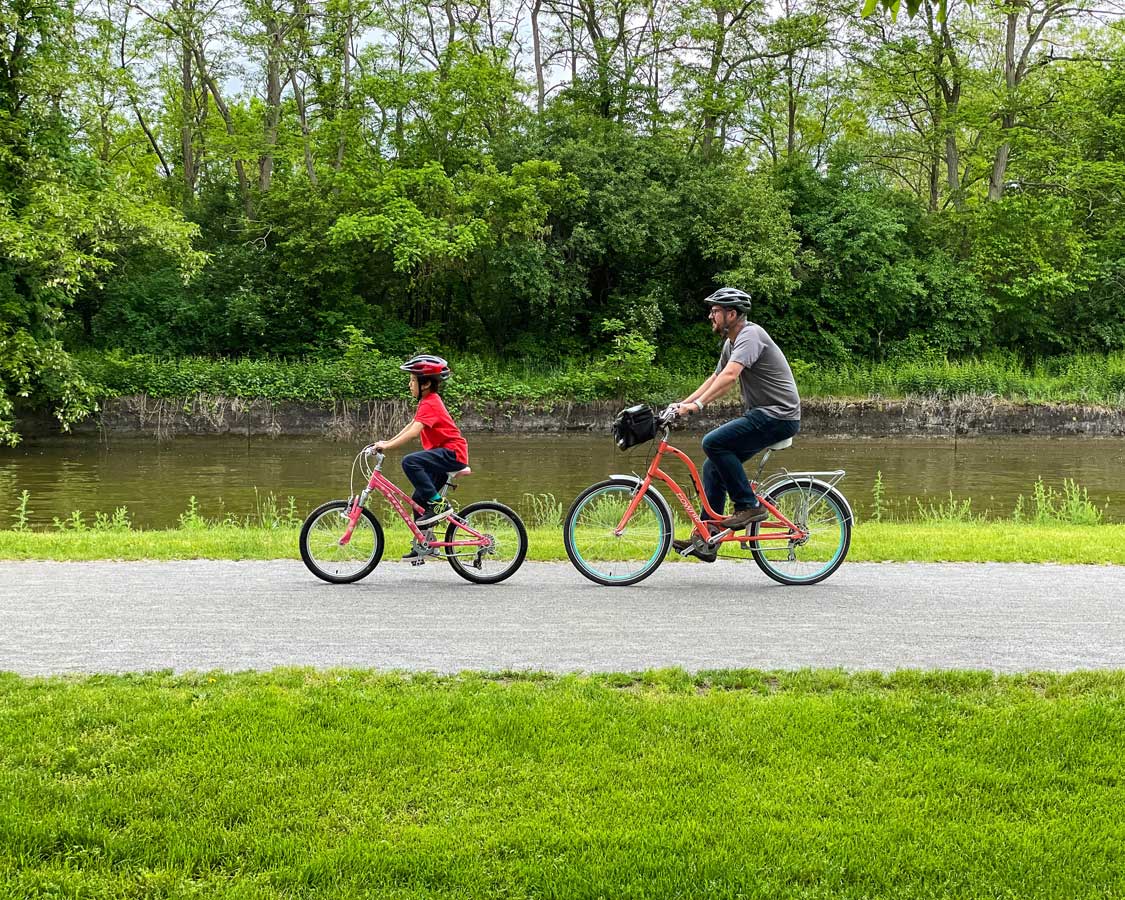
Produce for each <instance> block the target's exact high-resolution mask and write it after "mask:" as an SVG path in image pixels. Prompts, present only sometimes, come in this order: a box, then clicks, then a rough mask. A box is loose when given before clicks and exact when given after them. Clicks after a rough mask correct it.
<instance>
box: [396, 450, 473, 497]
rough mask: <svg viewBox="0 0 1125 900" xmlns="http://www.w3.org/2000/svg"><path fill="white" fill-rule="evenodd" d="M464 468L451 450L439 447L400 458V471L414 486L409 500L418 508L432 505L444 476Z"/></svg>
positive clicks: (442, 483) (443, 481)
mask: <svg viewBox="0 0 1125 900" xmlns="http://www.w3.org/2000/svg"><path fill="white" fill-rule="evenodd" d="M463 468H465V464H464V463H463V462H461V461H460V460H459V459H458V458H457V455H456V454H455V453H454V452H453V451H452V450H446V449H445V448H444V447H440V448H438V449H436V450H418V451H417V452H415V453H408V454H406V456H404V457H403V458H402V471H403V472H405V473H406V477H407V478H409V479H410V483H411V484H412V485H414V493H413V494H411V495H410V496H411V498H412V499H413V500H414V502H415V503H417V504H418V505H419V506H427V505H428V504H430V503H432V502H433V500H434V497H436V496H437V492H438V491H439V490H441V487H440V486H442V485H444V484H445V476H446V475H448V474H449V473H450V472H460V471H461V470H462V469H463Z"/></svg>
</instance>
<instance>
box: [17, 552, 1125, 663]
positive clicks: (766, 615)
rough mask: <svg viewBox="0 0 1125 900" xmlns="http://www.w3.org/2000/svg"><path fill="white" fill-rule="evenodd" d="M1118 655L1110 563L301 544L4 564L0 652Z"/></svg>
mask: <svg viewBox="0 0 1125 900" xmlns="http://www.w3.org/2000/svg"><path fill="white" fill-rule="evenodd" d="M289 665H295V666H316V667H329V666H356V667H374V668H379V669H422V670H434V671H438V672H455V671H460V670H462V669H491V670H496V669H508V668H510V669H542V670H549V671H555V672H569V671H575V670H585V671H605V670H618V671H620V670H626V671H631V670H638V669H647V668H654V667H661V666H683V667H684V668H686V669H689V670H693V671H695V670H699V669H709V668H720V667H750V668H765V669H773V668H785V669H791V668H798V667H802V666H843V667H845V668H848V669H883V670H892V669H897V668H907V667H927V668H982V669H993V670H995V671H1000V672H1017V671H1027V670H1037V669H1038V670H1055V671H1070V670H1074V669H1088V668H1125V567H1113V566H1054V565H1037V566H1030V565H999V564H983V565H982V564H972V563H970V564H961V563H958V564H889V563H884V564H862V563H848V564H845V565H844V566H843V568H842V569H840V571H839V572H837V573H836V574H835V575H833V576H832V578H831V579H829V580H828V581H827V582H825V583H824V584H820V585H816V586H813V587H808V588H785V587H781V586H779V585H775V584H773V583H772V582H770V581H768V580H767V579H766V578H765V577H764V576H762V575H761V573H760V572H758V570H757V569H756V568H754V567H753V566H751V565H749V564H746V563H735V562H725V561H720V562H718V563H716V564H714V565H687V564H677V565H666V566H664V567H663V568H662V569H661V570H660V571H659V572H657V573H656V574H655V575H654V576H652V577H651V578H649V579H648V580H647V581H645V582H643V583H642V584H639V585H636V586H634V587H630V588H603V587H599V586H597V585H595V584H592V583H590V582H587V581H586V580H585V579H583V578H582V577H580V576H579V575H578V574H577V573H576V572H575V571H574V570H573V569H572V568H571V567H570V565H568V564H565V563H526V564H525V565H524V566H523V568H522V569H521V570H520V571H519V573H517V575H516V576H514V577H513V578H512V579H511V580H510V581H508V582H505V583H504V584H501V585H497V586H494V587H478V586H475V585H471V584H468V583H467V582H464V581H462V580H461V579H460V578H458V577H457V576H456V575H455V574H454V573H453V572H452V571H451V570H450V569H449V568H448V566H446V565H444V564H440V563H429V564H427V565H425V566H424V567H421V568H417V569H412V568H410V567H409V566H406V565H403V564H401V563H397V562H393V563H392V562H388V563H384V564H383V565H381V566H380V567H379V568H378V569H377V570H376V571H375V573H374V574H372V575H371V576H369V577H368V578H367V579H366V580H365V581H363V582H360V583H359V584H356V585H348V586H341V587H336V586H332V585H328V584H323V583H321V582H319V581H317V580H316V579H315V578H313V577H312V576H311V575H310V574H309V573H308V572H307V571H306V570H305V569H304V567H303V566H302V565H301V563H300V562H290V561H276V562H219V561H205V560H194V561H187V562H164V563H161V562H140V563H121V562H91V563H49V562H19V563H17V562H0V670H7V671H15V672H18V673H21V674H29V675H30V674H35V675H40V674H51V673H62V672H121V671H144V670H152V669H168V668H170V669H174V670H176V671H183V670H188V669H196V670H209V669H227V670H242V669H270V668H273V667H274V666H289Z"/></svg>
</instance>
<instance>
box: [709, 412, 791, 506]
mask: <svg viewBox="0 0 1125 900" xmlns="http://www.w3.org/2000/svg"><path fill="white" fill-rule="evenodd" d="M800 430H801V422H800V420H799V419H775V418H773V417H772V416H767V415H766V414H765V413H764V412H762V411H761V410H760V409H752V410H750V411H749V412H747V413H743V414H742V415H741V416H739V417H738V418H737V419H732V420H731V421H730V422H727V423H726V424H725V425H720V426H719V427H718V428H716V429H715V430H714V431H709V432H707V434H706V435H705V436H704V438H703V452H704V453H706V454H707V460H706V461H705V462H704V463H703V491H704V493H705V494H707V502H708V503H710V504H711V509H713V510H715V512H717V513H719V515H722V514H723V507H724V506H726V502H727V495H728V494H729V495H730V499H731V503H733V504H734V508H735V509H736V510H739V509H749V508H750V507H751V506H757V505H758V498H757V497H755V496H754V491H753V489H752V488H751V487H750V479H749V478H747V477H746V470H745V469H744V468H743V467H742V464H743V463H744V462H746V460H748V459H749V458H750V457H751V456H753V455H754V454H755V453H757V452H758V451H759V450H764V449H765V448H766V447H768V446H770V444H776V443H777V442H778V441H783V440H785V439H786V438H789V437H793V435H795V434H796V433H797V432H798V431H800Z"/></svg>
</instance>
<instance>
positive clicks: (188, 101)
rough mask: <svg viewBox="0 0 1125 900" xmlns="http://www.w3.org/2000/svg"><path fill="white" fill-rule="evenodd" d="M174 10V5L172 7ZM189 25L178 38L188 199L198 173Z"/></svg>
mask: <svg viewBox="0 0 1125 900" xmlns="http://www.w3.org/2000/svg"><path fill="white" fill-rule="evenodd" d="M172 8H173V9H175V8H176V7H175V5H173V6H172ZM188 28H189V23H188V22H187V21H185V22H184V25H183V32H182V33H181V37H180V90H181V92H182V94H181V96H180V115H181V116H182V117H183V119H182V121H181V122H180V156H181V158H182V161H183V167H184V191H185V194H186V196H187V197H188V198H189V199H190V198H192V197H194V196H195V183H196V179H197V178H198V173H197V172H196V168H195V149H194V148H193V147H192V140H191V138H192V127H191V124H192V120H193V119H194V117H195V78H194V76H193V63H192V52H191V36H190V33H189V31H188Z"/></svg>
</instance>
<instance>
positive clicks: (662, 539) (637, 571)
mask: <svg viewBox="0 0 1125 900" xmlns="http://www.w3.org/2000/svg"><path fill="white" fill-rule="evenodd" d="M636 489H637V485H636V482H634V481H615V480H613V479H610V480H608V481H602V482H599V483H598V484H595V485H592V486H591V487H588V488H586V490H584V491H583V492H582V493H581V494H579V495H578V498H577V499H576V500H575V501H574V503H573V504H572V505H571V507H570V511H569V512H568V513H567V514H566V519H565V521H564V522H563V544H564V545H565V547H566V554H567V556H569V557H570V561H571V562H572V563H574V567H575V568H576V569H578V571H579V572H581V573H582V574H583V575H585V576H586V577H587V578H589V579H590V580H591V581H596V582H597V583H598V584H605V585H626V584H636V583H637V582H638V581H641V580H642V579H644V578H647V577H648V576H649V575H651V574H652V573H653V572H655V571H656V569H657V568H658V567H659V566H660V564H661V563H662V562H663V561H664V557H665V556H666V555H667V553H668V548H669V546H670V545H671V543H672V519H671V516H670V515H669V513H668V510H667V509H666V508H665V507H664V504H662V503H660V502H659V501H657V499H656V497H655V496H654V495H653V494H652V492H646V493H645V495H644V496H643V497H642V498H641V502H640V503H639V504H638V505H637V508H636V510H634V512H633V515H632V517H631V518H630V519H629V521H628V522H627V523H625V528H624V530H623V531H622V532H621V534H616V533H615V531H614V530H615V529H616V528H617V525H618V523H619V522H620V521H621V517H622V516H623V515H625V510H626V509H628V507H629V504H630V502H632V500H633V496H634V494H635V492H636Z"/></svg>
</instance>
